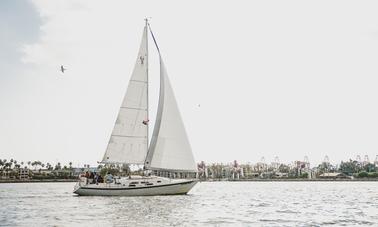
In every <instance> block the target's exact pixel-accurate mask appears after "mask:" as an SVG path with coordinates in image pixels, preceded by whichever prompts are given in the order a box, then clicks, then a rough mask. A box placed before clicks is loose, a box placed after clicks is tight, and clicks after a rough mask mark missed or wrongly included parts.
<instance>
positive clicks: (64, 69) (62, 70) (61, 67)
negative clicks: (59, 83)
mask: <svg viewBox="0 0 378 227" xmlns="http://www.w3.org/2000/svg"><path fill="white" fill-rule="evenodd" d="M66 70H67V69H66V68H64V66H63V65H61V66H60V71H61V72H62V73H64V71H66Z"/></svg>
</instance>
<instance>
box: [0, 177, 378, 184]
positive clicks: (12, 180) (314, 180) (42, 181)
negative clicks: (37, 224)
mask: <svg viewBox="0 0 378 227" xmlns="http://www.w3.org/2000/svg"><path fill="white" fill-rule="evenodd" d="M67 182H77V179H39V180H37V179H29V180H19V179H7V180H4V179H1V180H0V184H1V183H67ZM199 182H378V178H354V179H348V178H344V179H341V178H339V179H338V178H334V179H303V178H293V179H289V178H287V179H258V178H257V179H200V180H199Z"/></svg>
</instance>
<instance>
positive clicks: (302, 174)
mask: <svg viewBox="0 0 378 227" xmlns="http://www.w3.org/2000/svg"><path fill="white" fill-rule="evenodd" d="M197 169H198V173H197V178H198V179H199V181H206V182H212V181H214V182H215V181H230V182H233V181H254V182H272V181H290V182H296V181H378V155H377V157H376V159H375V161H374V162H370V161H369V159H368V157H367V156H365V159H364V161H361V158H360V157H359V156H357V158H356V159H355V160H352V159H350V160H349V161H342V162H340V163H338V164H332V163H330V161H329V158H328V157H327V156H326V157H325V158H324V161H323V162H322V163H321V164H319V165H317V166H314V167H312V166H311V165H310V162H309V161H308V158H307V157H305V158H304V160H303V161H294V162H291V163H288V164H285V163H281V162H280V161H279V160H278V158H277V157H276V158H275V159H274V161H273V162H271V163H267V162H266V161H265V159H264V158H262V160H261V161H260V162H257V163H244V164H239V163H238V162H237V161H236V160H235V161H233V162H230V163H205V162H203V161H202V162H200V163H198V164H197ZM85 172H96V173H98V174H99V175H101V176H104V175H105V174H106V173H111V174H112V175H113V176H130V175H144V174H146V172H145V171H144V170H143V169H142V168H140V167H138V168H135V166H129V165H126V164H122V165H106V166H104V165H102V164H99V165H98V166H95V167H91V166H89V165H84V166H82V167H73V166H72V162H69V163H68V165H62V164H61V163H60V162H57V163H56V164H54V165H53V164H50V163H42V162H41V161H27V162H23V161H21V162H18V161H17V160H14V159H10V160H7V159H1V158H0V183H23V182H24V183H34V182H75V181H77V180H78V178H79V176H80V175H82V174H83V173H85ZM147 174H148V173H147ZM164 176H165V177H169V178H179V177H180V175H179V174H178V173H176V172H170V171H168V170H167V171H166V172H164Z"/></svg>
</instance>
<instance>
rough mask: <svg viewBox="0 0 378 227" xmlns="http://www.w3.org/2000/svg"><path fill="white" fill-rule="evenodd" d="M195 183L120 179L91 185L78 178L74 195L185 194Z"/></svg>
mask: <svg viewBox="0 0 378 227" xmlns="http://www.w3.org/2000/svg"><path fill="white" fill-rule="evenodd" d="M196 183H197V180H196V179H170V178H164V177H156V176H152V177H136V176H133V177H121V178H118V179H117V178H116V179H115V180H114V181H113V182H112V183H97V184H96V183H92V182H91V179H87V178H85V177H82V178H80V181H79V182H77V184H76V186H75V189H74V193H76V194H78V195H99V196H140V195H174V194H186V193H188V191H189V190H190V189H191V188H192V187H193V186H194V185H195V184H196Z"/></svg>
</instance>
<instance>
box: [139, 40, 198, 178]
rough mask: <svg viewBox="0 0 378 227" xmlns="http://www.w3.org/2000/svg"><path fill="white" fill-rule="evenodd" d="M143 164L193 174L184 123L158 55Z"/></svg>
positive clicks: (191, 158) (192, 164)
mask: <svg viewBox="0 0 378 227" xmlns="http://www.w3.org/2000/svg"><path fill="white" fill-rule="evenodd" d="M154 41H155V39H154ZM155 44H156V41H155ZM156 46H157V44H156ZM157 48H158V47H157ZM158 50H159V48H158ZM159 54H160V53H159ZM145 165H146V168H147V169H151V170H170V171H178V172H179V171H183V172H197V166H196V163H195V161H194V157H193V154H192V149H191V147H190V143H189V140H188V136H187V134H186V131H185V127H184V123H183V121H182V118H181V114H180V111H179V109H178V106H177V102H176V99H175V96H174V93H173V90H172V87H171V84H170V81H169V78H168V74H167V71H166V69H165V66H164V63H163V60H162V58H161V56H160V96H159V104H158V113H157V116H156V122H155V128H154V131H153V134H152V139H151V145H150V149H149V151H148V155H147V158H146V163H145Z"/></svg>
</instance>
